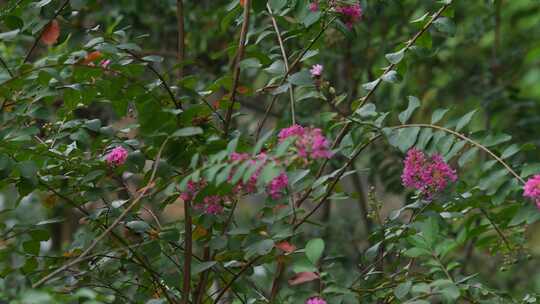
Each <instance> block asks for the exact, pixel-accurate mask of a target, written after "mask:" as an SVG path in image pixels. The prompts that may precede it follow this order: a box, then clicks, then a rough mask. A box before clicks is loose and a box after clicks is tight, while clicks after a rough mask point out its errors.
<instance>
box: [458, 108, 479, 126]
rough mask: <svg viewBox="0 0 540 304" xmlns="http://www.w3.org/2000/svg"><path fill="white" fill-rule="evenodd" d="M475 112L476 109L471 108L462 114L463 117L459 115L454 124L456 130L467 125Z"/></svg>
mask: <svg viewBox="0 0 540 304" xmlns="http://www.w3.org/2000/svg"><path fill="white" fill-rule="evenodd" d="M475 113H476V110H473V111H471V112H469V113H467V114H465V115H463V117H461V118H460V119H459V120H458V122H457V124H456V131H460V130H461V129H463V127H465V126H466V125H468V124H469V122H471V119H472V118H473V116H474V114H475Z"/></svg>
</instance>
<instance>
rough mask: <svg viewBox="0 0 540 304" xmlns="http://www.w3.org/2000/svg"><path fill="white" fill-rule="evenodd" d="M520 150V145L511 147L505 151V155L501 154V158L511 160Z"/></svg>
mask: <svg viewBox="0 0 540 304" xmlns="http://www.w3.org/2000/svg"><path fill="white" fill-rule="evenodd" d="M519 150H520V149H519V146H518V145H516V144H513V145H510V146H509V147H507V148H506V149H504V151H503V153H502V154H501V158H502V159H505V158H509V157H511V156H513V155H514V154H516V153H518V152H519Z"/></svg>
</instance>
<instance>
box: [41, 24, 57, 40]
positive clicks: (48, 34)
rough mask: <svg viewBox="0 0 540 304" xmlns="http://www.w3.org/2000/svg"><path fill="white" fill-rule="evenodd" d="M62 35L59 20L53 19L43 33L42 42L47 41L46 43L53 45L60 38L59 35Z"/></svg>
mask: <svg viewBox="0 0 540 304" xmlns="http://www.w3.org/2000/svg"><path fill="white" fill-rule="evenodd" d="M59 36H60V25H58V21H56V19H55V20H53V21H51V22H50V23H49V24H48V25H47V26H46V27H45V29H44V30H43V33H41V42H43V43H45V44H46V45H53V44H55V43H56V41H57V40H58V37H59Z"/></svg>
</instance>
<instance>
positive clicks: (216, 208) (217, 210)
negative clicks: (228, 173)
mask: <svg viewBox="0 0 540 304" xmlns="http://www.w3.org/2000/svg"><path fill="white" fill-rule="evenodd" d="M207 185H208V183H207V182H206V181H204V180H201V181H198V182H194V181H191V180H190V181H188V183H187V189H186V191H185V192H182V193H180V198H181V199H182V200H183V201H185V202H192V201H193V200H194V199H195V197H196V196H197V194H198V193H199V191H201V190H202V189H204V187H206V186H207ZM227 199H228V198H227V197H225V196H220V195H209V196H207V197H205V198H204V199H203V200H202V202H201V203H199V204H196V205H194V206H193V208H194V209H196V210H200V211H202V212H203V213H206V214H212V215H216V214H221V213H223V203H224V202H225V201H226V200H227Z"/></svg>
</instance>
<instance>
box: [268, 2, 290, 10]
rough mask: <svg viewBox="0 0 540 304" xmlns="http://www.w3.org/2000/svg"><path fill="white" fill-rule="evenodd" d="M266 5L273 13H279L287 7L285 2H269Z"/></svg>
mask: <svg viewBox="0 0 540 304" xmlns="http://www.w3.org/2000/svg"><path fill="white" fill-rule="evenodd" d="M268 4H269V5H270V7H271V8H272V11H273V12H274V13H277V12H279V11H280V10H281V9H282V8H283V7H284V6H285V5H287V0H270V1H268Z"/></svg>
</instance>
